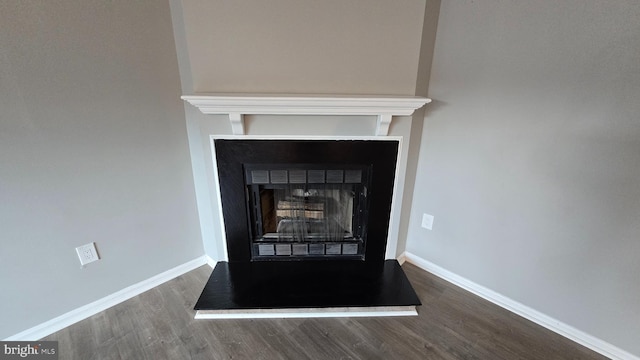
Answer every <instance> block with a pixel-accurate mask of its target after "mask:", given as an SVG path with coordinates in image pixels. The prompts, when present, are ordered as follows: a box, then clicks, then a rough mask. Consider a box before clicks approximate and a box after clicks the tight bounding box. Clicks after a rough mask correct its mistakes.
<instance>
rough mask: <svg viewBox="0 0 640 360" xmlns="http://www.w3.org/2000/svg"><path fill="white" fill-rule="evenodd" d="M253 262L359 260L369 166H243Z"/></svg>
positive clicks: (364, 235)
mask: <svg viewBox="0 0 640 360" xmlns="http://www.w3.org/2000/svg"><path fill="white" fill-rule="evenodd" d="M244 173H245V178H244V181H245V185H246V189H247V191H246V199H245V201H246V202H247V211H248V214H247V218H248V220H249V224H248V227H249V229H250V231H251V234H250V240H251V259H252V260H311V259H326V258H332V259H341V260H347V259H350V260H364V255H365V251H364V249H365V246H366V240H367V221H366V220H367V217H368V212H369V208H368V206H367V205H368V203H367V196H368V190H369V188H370V186H371V185H370V181H369V179H370V174H371V166H370V165H362V164H323V163H320V164H297V163H288V164H287V163H284V164H268V165H261V164H245V165H244Z"/></svg>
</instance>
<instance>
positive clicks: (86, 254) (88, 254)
mask: <svg viewBox="0 0 640 360" xmlns="http://www.w3.org/2000/svg"><path fill="white" fill-rule="evenodd" d="M76 252H77V253H78V258H80V265H82V266H85V265H87V264H88V263H92V262H94V261H97V260H100V257H99V256H98V251H96V244H94V243H88V244H86V245H82V246H78V247H77V248H76Z"/></svg>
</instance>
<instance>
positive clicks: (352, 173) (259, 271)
mask: <svg viewBox="0 0 640 360" xmlns="http://www.w3.org/2000/svg"><path fill="white" fill-rule="evenodd" d="M215 152H216V154H215V156H216V160H217V166H218V178H219V182H220V193H221V200H222V211H223V217H224V222H225V230H226V241H227V251H228V257H229V262H228V263H227V262H219V263H218V264H217V265H216V268H215V269H214V271H213V273H212V275H211V278H210V280H209V282H208V283H207V285H206V287H205V289H204V291H203V293H202V295H201V297H200V299H199V300H198V303H197V304H196V309H197V310H223V311H227V310H231V311H235V310H243V309H245V310H251V309H273V308H287V309H290V308H335V307H338V308H340V307H381V306H382V307H387V306H415V305H419V304H420V302H419V300H418V298H417V296H416V295H415V292H414V291H413V289H412V288H411V285H410V284H409V283H408V281H407V279H406V277H405V276H404V273H403V272H402V269H401V268H400V266H399V265H398V263H397V261H395V260H387V261H385V260H384V256H385V250H386V244H387V233H388V228H389V219H390V212H391V202H392V197H393V185H394V178H395V172H396V161H397V155H398V142H397V141H391V140H375V141H373V140H222V139H219V140H215Z"/></svg>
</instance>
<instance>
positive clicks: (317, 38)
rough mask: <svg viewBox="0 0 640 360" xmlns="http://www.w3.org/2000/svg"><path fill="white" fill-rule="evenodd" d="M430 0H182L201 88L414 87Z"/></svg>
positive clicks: (377, 90) (374, 90) (314, 90)
mask: <svg viewBox="0 0 640 360" xmlns="http://www.w3.org/2000/svg"><path fill="white" fill-rule="evenodd" d="M424 6H425V4H424V1H415V0H397V1H385V0H374V1H371V0H356V1H342V0H325V1H299V0H271V1H259V0H235V1H203V0H192V1H183V2H182V8H183V14H184V19H185V20H184V24H185V29H186V37H187V43H188V46H189V55H190V56H189V57H190V65H191V71H192V72H193V86H194V91H195V92H211V91H215V92H258V93H262V92H267V93H272V92H282V93H309V94H336V93H347V94H387V95H414V90H415V82H416V72H417V66H418V56H419V51H420V36H421V29H422V19H423V13H424Z"/></svg>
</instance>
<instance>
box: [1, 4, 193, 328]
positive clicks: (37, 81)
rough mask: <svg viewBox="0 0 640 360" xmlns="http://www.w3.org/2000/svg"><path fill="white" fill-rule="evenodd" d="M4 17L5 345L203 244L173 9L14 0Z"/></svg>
mask: <svg viewBox="0 0 640 360" xmlns="http://www.w3.org/2000/svg"><path fill="white" fill-rule="evenodd" d="M0 23H1V24H2V26H1V27H0V49H2V50H1V51H0V229H1V230H0V234H1V239H0V246H1V250H0V289H2V291H0V319H1V321H0V338H6V337H9V336H12V335H15V334H17V333H19V332H21V331H23V330H26V329H28V328H31V327H33V326H35V325H38V324H41V323H43V322H45V321H48V320H50V319H52V318H54V317H57V316H59V315H62V314H64V313H66V312H68V311H71V310H74V309H76V308H78V307H80V306H82V305H85V304H88V303H91V302H93V301H96V300H98V299H101V298H103V297H105V296H107V295H110V294H112V293H115V292H116V291H119V290H121V289H123V288H125V287H127V286H130V285H132V284H135V283H137V282H140V281H142V280H146V279H148V278H151V277H152V276H155V275H157V274H159V273H162V272H163V271H166V270H169V269H171V268H173V267H175V266H177V265H180V264H183V263H186V262H187V261H190V260H193V259H195V258H197V257H199V256H201V255H202V254H203V247H202V241H201V238H200V232H199V224H198V217H197V209H196V204H195V195H194V185H193V178H192V175H191V164H190V160H189V148H188V143H187V134H186V127H185V118H184V112H183V104H182V102H181V101H180V99H179V96H180V93H181V91H180V79H179V75H178V66H177V60H176V50H175V45H174V42H173V33H172V26H171V16H170V11H169V4H168V3H165V2H158V1H125V0H121V1H109V2H105V1H102V0H81V1H80V0H78V1H72V0H64V1H55V2H49V1H3V2H1V3H0ZM88 242H95V243H96V245H97V248H98V252H99V254H100V256H101V257H102V259H101V260H100V261H98V262H96V263H92V264H89V265H87V266H86V268H84V269H81V267H80V263H79V262H78V258H77V255H76V253H75V250H74V248H75V247H76V246H79V245H82V244H85V243H88Z"/></svg>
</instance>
